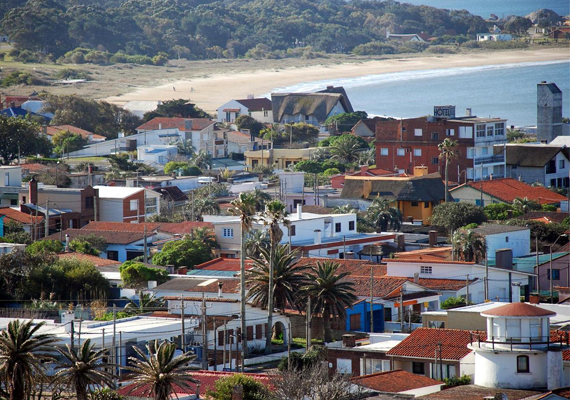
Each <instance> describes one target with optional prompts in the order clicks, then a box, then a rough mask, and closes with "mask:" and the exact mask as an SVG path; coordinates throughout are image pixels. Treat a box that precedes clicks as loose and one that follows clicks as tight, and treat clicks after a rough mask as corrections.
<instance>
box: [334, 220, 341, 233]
mask: <svg viewBox="0 0 570 400" xmlns="http://www.w3.org/2000/svg"><path fill="white" fill-rule="evenodd" d="M341 229H342V228H341V224H340V222H337V223H335V224H334V231H335V232H340V231H341Z"/></svg>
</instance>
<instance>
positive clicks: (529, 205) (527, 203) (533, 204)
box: [513, 197, 540, 214]
mask: <svg viewBox="0 0 570 400" xmlns="http://www.w3.org/2000/svg"><path fill="white" fill-rule="evenodd" d="M513 208H514V209H515V210H517V211H520V212H521V213H523V214H526V213H527V212H529V211H533V210H540V204H539V203H538V202H537V201H534V200H530V199H529V198H528V197H523V198H520V197H517V198H515V199H514V200H513Z"/></svg>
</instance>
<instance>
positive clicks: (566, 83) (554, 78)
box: [274, 61, 570, 126]
mask: <svg viewBox="0 0 570 400" xmlns="http://www.w3.org/2000/svg"><path fill="white" fill-rule="evenodd" d="M541 81H547V82H554V83H556V84H557V85H558V87H559V88H560V89H561V90H562V92H563V115H564V116H565V117H570V61H549V62H536V63H532V62H531V63H518V64H504V65H488V66H481V67H465V68H447V69H433V70H422V71H409V72H397V73H390V74H379V75H369V76H363V77H359V78H351V79H337V80H323V81H317V82H307V83H301V84H298V85H294V86H289V87H282V88H277V89H275V90H274V92H314V91H317V90H322V89H323V88H324V87H326V86H327V85H334V86H344V88H345V89H346V91H347V94H348V96H349V98H350V101H351V103H352V106H353V108H354V109H355V110H363V111H366V112H367V113H368V114H370V115H380V116H382V115H386V116H391V117H398V118H412V117H419V116H423V115H428V114H433V107H434V106H436V105H455V106H456V115H457V116H462V115H465V109H466V108H471V109H472V112H473V115H477V116H479V117H497V118H506V119H507V120H508V124H509V125H515V126H532V125H536V85H537V84H538V83H540V82H541Z"/></svg>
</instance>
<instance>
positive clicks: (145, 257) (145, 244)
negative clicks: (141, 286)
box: [143, 223, 184, 326]
mask: <svg viewBox="0 0 570 400" xmlns="http://www.w3.org/2000/svg"><path fill="white" fill-rule="evenodd" d="M146 241H147V237H146V223H145V224H144V237H143V251H144V254H143V262H144V263H145V264H147V263H148V244H147V243H146ZM181 298H182V296H181ZM182 305H184V303H182ZM182 315H184V310H182ZM182 320H183V321H184V318H182ZM182 326H184V323H182Z"/></svg>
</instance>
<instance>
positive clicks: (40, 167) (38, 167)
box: [21, 163, 53, 173]
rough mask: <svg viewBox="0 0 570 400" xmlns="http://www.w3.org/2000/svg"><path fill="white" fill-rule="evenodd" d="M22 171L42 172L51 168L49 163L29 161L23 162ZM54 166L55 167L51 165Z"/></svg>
mask: <svg viewBox="0 0 570 400" xmlns="http://www.w3.org/2000/svg"><path fill="white" fill-rule="evenodd" d="M21 167H22V171H28V172H29V173H33V172H36V173H42V172H45V171H47V170H48V169H50V167H49V166H48V165H44V164H40V163H29V164H22V165H21ZM51 168H53V167H51Z"/></svg>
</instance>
